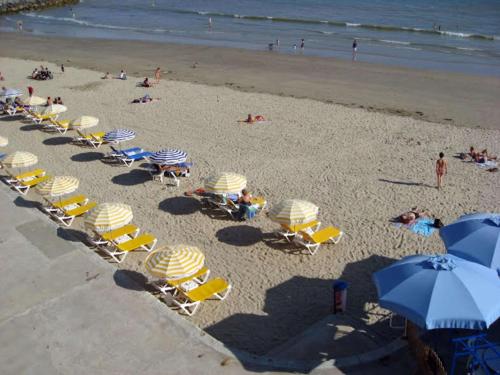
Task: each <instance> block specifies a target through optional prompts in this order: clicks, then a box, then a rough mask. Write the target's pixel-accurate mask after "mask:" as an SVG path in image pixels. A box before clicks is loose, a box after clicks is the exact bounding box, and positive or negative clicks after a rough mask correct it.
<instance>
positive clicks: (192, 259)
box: [144, 245, 205, 279]
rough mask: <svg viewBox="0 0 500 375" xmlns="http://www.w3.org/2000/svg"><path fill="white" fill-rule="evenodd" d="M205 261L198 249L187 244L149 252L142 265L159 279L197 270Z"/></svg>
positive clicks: (176, 276) (179, 275)
mask: <svg viewBox="0 0 500 375" xmlns="http://www.w3.org/2000/svg"><path fill="white" fill-rule="evenodd" d="M204 263H205V255H203V253H202V252H201V250H200V249H198V248H197V247H194V246H189V245H175V246H169V247H164V248H162V249H158V250H156V251H154V252H152V253H150V254H149V255H148V256H147V258H146V260H145V261H144V265H145V267H146V270H148V272H149V273H150V274H151V275H152V276H155V277H158V278H160V279H178V278H181V277H187V276H191V275H193V274H195V273H196V272H198V271H199V270H200V269H201V268H202V267H203V264H204Z"/></svg>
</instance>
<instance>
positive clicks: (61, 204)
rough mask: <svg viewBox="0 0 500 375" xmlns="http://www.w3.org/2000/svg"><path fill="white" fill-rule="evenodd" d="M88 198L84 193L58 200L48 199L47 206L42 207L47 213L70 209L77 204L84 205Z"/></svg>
mask: <svg viewBox="0 0 500 375" xmlns="http://www.w3.org/2000/svg"><path fill="white" fill-rule="evenodd" d="M88 201H89V199H88V198H87V197H86V196H85V195H82V194H81V195H75V196H74V197H70V198H67V199H64V200H60V201H55V202H53V201H49V200H47V203H48V206H45V207H43V210H44V211H45V212H47V213H48V214H50V213H54V212H59V211H62V210H63V209H65V210H67V211H68V210H71V209H73V208H77V207H79V206H84V205H86V204H87V203H88Z"/></svg>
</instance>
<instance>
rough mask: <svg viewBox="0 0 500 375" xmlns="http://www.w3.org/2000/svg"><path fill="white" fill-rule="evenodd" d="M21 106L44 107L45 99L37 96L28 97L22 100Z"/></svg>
mask: <svg viewBox="0 0 500 375" xmlns="http://www.w3.org/2000/svg"><path fill="white" fill-rule="evenodd" d="M23 104H24V105H29V106H37V105H45V104H47V99H45V98H41V97H39V96H30V97H28V98H26V99H24V100H23Z"/></svg>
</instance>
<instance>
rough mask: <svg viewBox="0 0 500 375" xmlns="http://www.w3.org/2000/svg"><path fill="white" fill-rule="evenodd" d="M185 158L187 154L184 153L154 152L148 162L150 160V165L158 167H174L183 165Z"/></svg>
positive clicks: (172, 150)
mask: <svg viewBox="0 0 500 375" xmlns="http://www.w3.org/2000/svg"><path fill="white" fill-rule="evenodd" d="M186 158H187V154H186V153H185V152H184V151H181V150H175V149H165V150H160V151H157V152H155V153H154V154H153V155H151V156H150V157H149V160H151V162H152V163H154V164H159V165H175V164H179V163H184V162H185V161H186Z"/></svg>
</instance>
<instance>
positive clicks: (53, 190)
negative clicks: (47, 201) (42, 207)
mask: <svg viewBox="0 0 500 375" xmlns="http://www.w3.org/2000/svg"><path fill="white" fill-rule="evenodd" d="M79 183H80V181H78V178H76V177H72V176H55V177H51V178H49V179H48V180H47V181H44V182H42V183H40V184H39V185H38V186H37V189H38V192H39V193H40V194H41V195H44V196H49V197H60V196H61V195H64V194H69V193H72V192H74V191H75V190H76V189H78V185H79Z"/></svg>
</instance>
